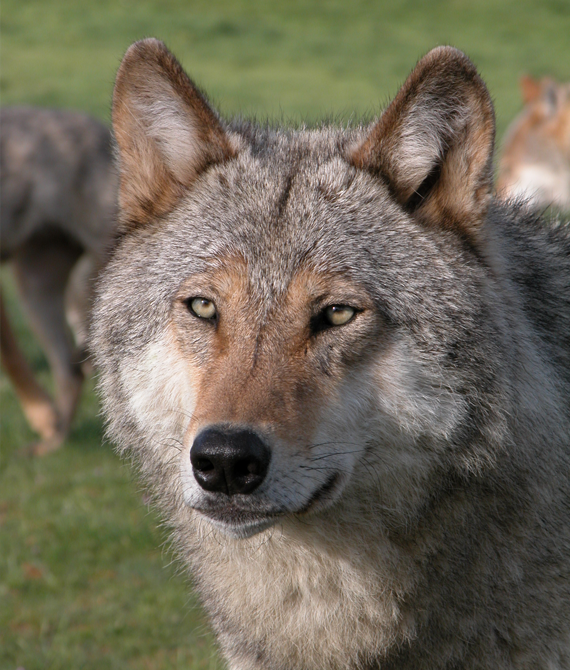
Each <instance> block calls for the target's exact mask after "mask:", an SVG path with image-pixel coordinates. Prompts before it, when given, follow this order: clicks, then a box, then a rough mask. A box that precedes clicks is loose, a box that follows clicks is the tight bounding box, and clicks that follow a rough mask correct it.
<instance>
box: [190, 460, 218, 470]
mask: <svg viewBox="0 0 570 670" xmlns="http://www.w3.org/2000/svg"><path fill="white" fill-rule="evenodd" d="M192 467H193V468H194V469H195V470H198V471H199V472H210V471H211V470H214V469H215V466H214V464H213V463H212V461H210V460H209V459H207V458H197V459H195V461H193V462H192Z"/></svg>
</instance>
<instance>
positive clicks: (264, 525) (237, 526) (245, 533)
mask: <svg viewBox="0 0 570 670" xmlns="http://www.w3.org/2000/svg"><path fill="white" fill-rule="evenodd" d="M201 516H202V518H203V519H205V520H206V521H207V522H208V523H210V524H212V526H214V528H216V529H217V530H219V531H220V532H222V533H223V534H224V535H227V537H231V538H232V539H234V540H245V539H247V538H248V537H253V536H254V535H257V534H258V533H261V532H262V531H264V530H267V529H268V528H270V527H271V526H273V525H274V524H275V523H276V521H277V519H276V518H269V519H261V520H259V521H255V522H249V523H225V522H223V521H218V520H214V519H210V518H209V517H208V516H205V515H203V514H202V515H201Z"/></svg>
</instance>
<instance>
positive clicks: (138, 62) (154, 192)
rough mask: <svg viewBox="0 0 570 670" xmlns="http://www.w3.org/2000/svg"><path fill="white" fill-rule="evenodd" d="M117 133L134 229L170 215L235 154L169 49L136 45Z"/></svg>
mask: <svg viewBox="0 0 570 670" xmlns="http://www.w3.org/2000/svg"><path fill="white" fill-rule="evenodd" d="M113 130H114V132H115V138H116V140H117V144H118V146H119V155H120V190H119V204H120V209H121V219H122V223H123V226H125V227H127V228H129V227H131V228H132V227H134V226H135V225H138V224H141V223H146V222H147V221H149V220H151V219H153V218H155V217H157V216H160V215H162V214H165V213H167V212H168V211H170V210H171V209H172V208H173V207H174V205H175V204H176V202H177V201H178V199H179V198H180V197H181V196H182V194H183V193H184V191H185V190H186V189H187V188H188V187H189V186H190V185H191V184H192V182H193V181H194V180H195V179H196V177H197V176H198V175H199V174H200V172H202V171H203V170H205V169H206V168H207V167H208V166H209V165H212V164H214V163H219V162H222V161H224V160H226V159H228V158H230V157H231V156H232V155H233V149H232V147H231V143H230V140H229V138H228V136H227V135H226V133H225V131H224V129H223V127H222V125H221V123H220V121H219V119H218V117H217V116H216V114H215V113H214V111H213V110H212V109H211V108H210V106H209V105H208V103H207V102H206V100H205V98H204V97H203V96H202V94H201V93H200V91H198V89H197V88H196V86H195V85H194V84H193V82H192V81H191V80H190V79H189V78H188V76H187V75H186V73H185V72H184V70H183V69H182V66H181V65H180V63H179V62H178V61H177V60H176V58H175V57H174V56H173V55H172V54H171V53H170V51H168V49H167V48H166V47H165V45H164V44H163V43H162V42H160V41H158V40H156V39H152V38H151V39H145V40H141V41H140V42H135V43H134V44H133V45H131V46H130V47H129V49H128V51H127V53H126V54H125V57H124V58H123V62H122V63H121V66H120V68H119V72H118V73H117V79H116V83H115V90H114V93H113Z"/></svg>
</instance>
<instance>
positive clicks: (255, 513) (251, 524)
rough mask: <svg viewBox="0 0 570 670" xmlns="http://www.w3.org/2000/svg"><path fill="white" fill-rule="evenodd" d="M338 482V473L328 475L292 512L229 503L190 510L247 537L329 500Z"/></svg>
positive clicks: (222, 527) (233, 534)
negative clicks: (305, 500) (248, 508)
mask: <svg viewBox="0 0 570 670" xmlns="http://www.w3.org/2000/svg"><path fill="white" fill-rule="evenodd" d="M339 480H340V474H339V473H338V472H335V473H333V474H332V475H330V477H329V478H328V479H327V480H326V481H325V483H324V484H323V485H322V486H321V487H319V488H318V489H317V490H316V491H315V492H314V493H313V494H312V495H311V497H310V498H309V500H308V501H307V502H306V503H305V504H304V505H303V506H302V507H301V508H300V509H296V510H290V509H283V508H278V509H265V510H263V509H260V510H251V509H250V510H247V509H243V508H240V507H239V506H237V505H236V504H235V503H233V502H229V503H226V504H222V505H212V506H204V507H194V509H195V511H196V512H199V513H200V514H201V515H202V516H204V517H206V519H207V520H208V521H209V522H210V523H212V524H213V525H214V526H216V527H217V528H219V529H221V530H222V531H223V532H225V533H226V534H228V535H231V536H234V537H250V536H251V535H255V534H256V533H259V532H261V531H262V530H265V529H266V528H269V527H270V526H272V525H273V524H275V523H276V522H277V520H278V519H279V518H281V517H283V516H285V515H287V514H291V515H304V514H307V513H309V512H312V511H314V510H315V509H316V508H318V507H321V506H322V505H323V504H326V502H327V501H328V500H330V498H331V493H333V492H334V491H335V489H336V488H337V483H338V482H339Z"/></svg>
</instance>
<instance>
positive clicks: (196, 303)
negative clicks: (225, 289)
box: [187, 298, 218, 319]
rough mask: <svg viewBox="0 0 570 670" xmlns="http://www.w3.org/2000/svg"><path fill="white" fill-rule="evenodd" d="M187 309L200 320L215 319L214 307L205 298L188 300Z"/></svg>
mask: <svg viewBox="0 0 570 670" xmlns="http://www.w3.org/2000/svg"><path fill="white" fill-rule="evenodd" d="M187 305H188V309H189V310H190V311H191V312H192V314H194V316H197V317H198V318H200V319H215V318H216V316H217V314H218V313H217V311H216V305H214V303H213V302H212V301H211V300H208V299H207V298H190V299H189V300H188V301H187Z"/></svg>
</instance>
